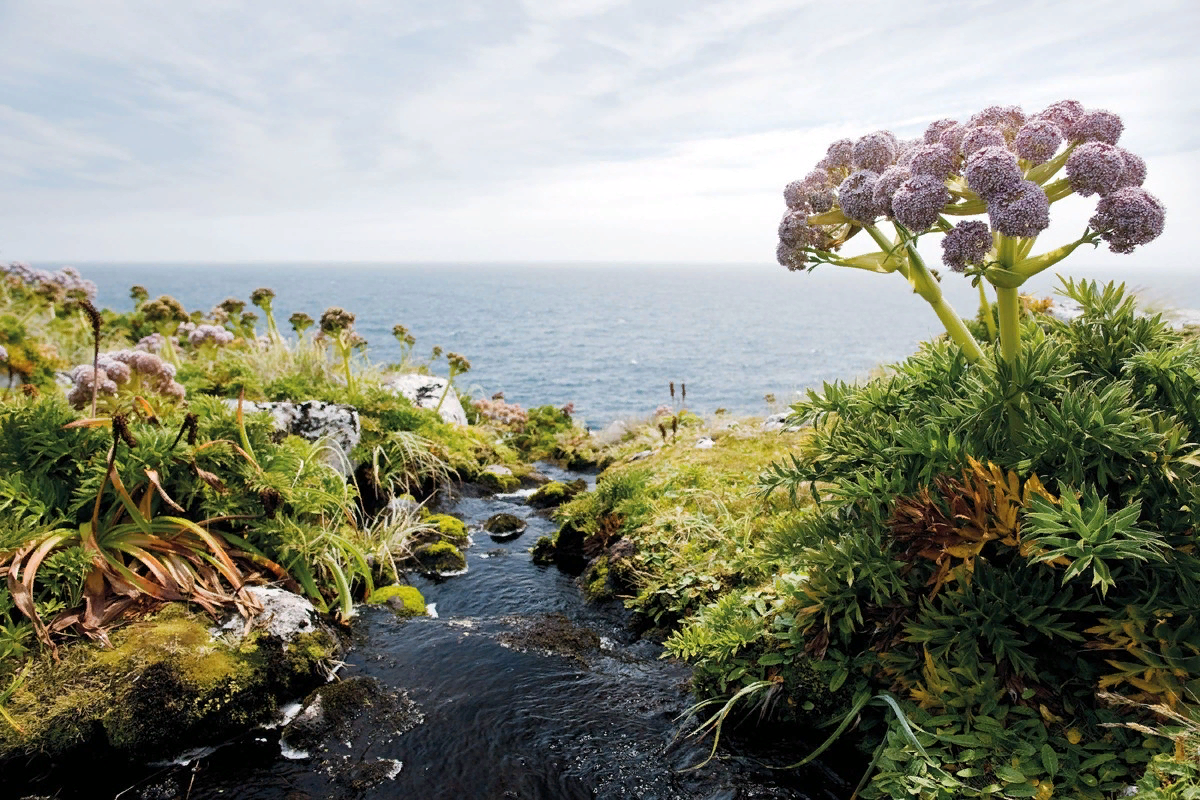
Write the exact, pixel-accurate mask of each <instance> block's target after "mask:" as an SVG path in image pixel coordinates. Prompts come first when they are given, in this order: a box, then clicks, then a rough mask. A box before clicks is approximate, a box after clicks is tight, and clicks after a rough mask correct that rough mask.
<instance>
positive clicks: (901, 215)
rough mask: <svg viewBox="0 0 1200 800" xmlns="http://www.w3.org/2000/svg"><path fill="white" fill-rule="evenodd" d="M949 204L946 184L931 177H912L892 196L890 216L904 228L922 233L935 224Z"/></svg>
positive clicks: (948, 191)
mask: <svg viewBox="0 0 1200 800" xmlns="http://www.w3.org/2000/svg"><path fill="white" fill-rule="evenodd" d="M949 202H950V190H949V189H947V188H946V184H945V183H944V182H943V181H941V180H938V179H937V178H935V177H934V176H932V175H914V176H912V177H911V178H909V179H908V180H907V181H905V182H904V183H903V184H902V185H901V186H900V188H899V189H897V190H896V193H895V194H894V195H892V216H894V217H895V218H896V221H897V222H899V223H900V224H901V225H904V226H905V227H906V228H909V229H911V230H914V231H923V230H925V229H927V228H929V227H931V226H932V225H933V223H935V222H937V218H938V214H940V213H941V211H942V208H943V207H944V206H945V205H946V203H949Z"/></svg>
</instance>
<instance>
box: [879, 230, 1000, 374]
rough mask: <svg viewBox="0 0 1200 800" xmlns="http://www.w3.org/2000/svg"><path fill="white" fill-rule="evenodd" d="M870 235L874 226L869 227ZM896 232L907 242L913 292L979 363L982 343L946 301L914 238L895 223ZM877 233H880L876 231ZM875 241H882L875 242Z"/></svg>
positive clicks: (968, 356) (905, 244) (906, 247)
mask: <svg viewBox="0 0 1200 800" xmlns="http://www.w3.org/2000/svg"><path fill="white" fill-rule="evenodd" d="M867 227H868V232H869V230H870V228H873V227H874V226H873V225H871V226H867ZM896 231H897V232H898V233H899V234H900V236H901V238H902V239H903V240H904V247H905V249H906V250H907V251H908V275H907V276H906V277H907V278H908V282H909V283H910V284H911V285H912V287H913V291H915V292H916V293H917V294H919V295H921V297H922V298H923V299H924V300H925V302H927V303H929V305H931V306H933V311H934V313H935V314H937V315H938V319H940V320H941V321H942V325H943V326H944V327H945V328H946V333H948V334H950V338H951V339H953V340H954V342H955V344H957V345H958V346H959V347H961V348H962V351H963V354H964V355H965V356H966V357H967V360H968V361H970V362H971V363H974V362H976V361H979V360H980V359H982V358H983V350H981V349H980V348H979V343H978V342H976V341H975V337H974V336H972V335H971V331H970V330H968V329H967V326H966V325H964V324H963V321H962V317H960V316H959V315H958V314H957V313H956V312H955V311H954V309H953V308H952V307H951V306H950V304H949V303H947V302H946V298H945V297H944V296H943V295H942V290H941V287H939V286H938V282H937V280H935V279H934V277H933V276H932V275H930V274H929V270H928V269H927V268H926V267H925V261H924V260H923V259H922V258H921V254H920V253H919V252H917V244H916V242H915V241H914V240H913V237H912V236H911V235H910V234H909V232H908V231H907V230H906V229H905V228H904V227H903V226H902V225H900V223H896ZM876 232H877V233H878V231H876ZM879 235H880V237H881V238H883V240H884V241H887V239H886V237H883V234H882V233H880V234H879ZM876 241H879V240H878V239H876Z"/></svg>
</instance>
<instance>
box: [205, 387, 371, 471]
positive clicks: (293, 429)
mask: <svg viewBox="0 0 1200 800" xmlns="http://www.w3.org/2000/svg"><path fill="white" fill-rule="evenodd" d="M225 405H227V406H229V407H230V408H235V409H236V408H237V400H226V401H225ZM242 411H243V413H246V414H252V413H254V412H256V411H266V412H267V413H268V414H270V415H271V418H272V419H273V420H274V421H275V429H276V430H278V431H282V432H284V433H287V434H290V435H292V436H299V437H300V438H302V439H307V440H308V441H310V442H315V441H317V440H319V439H325V440H326V441H327V442H329V444H331V445H334V446H335V447H336V448H337V449H338V450H340V451H341V452H340V453H328V454H327V458H326V463H328V464H329V465H330V466H331V467H333V468H334V469H336V470H337V471H338V472H340V473H341V474H342V475H343V476H345V475H349V474H350V471H351V466H352V465H351V464H350V462H349V457H350V451H351V450H353V449H354V448H355V447H356V446H358V440H359V438H360V437H361V436H362V426H361V425H360V423H359V419H358V409H356V408H354V406H347V405H341V404H338V403H325V402H322V401H320V400H309V401H307V402H304V403H293V402H291V401H290V400H284V401H281V402H278V403H253V402H250V401H246V402H245V403H243V404H242Z"/></svg>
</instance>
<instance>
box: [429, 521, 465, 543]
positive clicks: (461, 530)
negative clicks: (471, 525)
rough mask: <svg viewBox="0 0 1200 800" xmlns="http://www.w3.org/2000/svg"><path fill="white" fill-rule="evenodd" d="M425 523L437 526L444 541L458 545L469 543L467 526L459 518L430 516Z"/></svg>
mask: <svg viewBox="0 0 1200 800" xmlns="http://www.w3.org/2000/svg"><path fill="white" fill-rule="evenodd" d="M425 521H426V522H427V523H429V524H430V525H434V526H436V527H437V531H438V534H439V535H441V537H442V538H443V539H444V540H446V541H448V542H452V543H454V544H456V545H464V544H466V543H467V524H466V523H465V522H463V521H462V520H461V519H459V518H458V517H452V516H450V515H449V514H430V515H429V516H427V517H426V518H425Z"/></svg>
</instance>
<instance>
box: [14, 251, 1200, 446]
mask: <svg viewBox="0 0 1200 800" xmlns="http://www.w3.org/2000/svg"><path fill="white" fill-rule="evenodd" d="M36 266H39V267H52V266H57V265H48V264H38V265H36ZM76 266H78V267H79V269H80V270H81V271H82V272H83V274H84V276H85V277H88V278H90V279H92V280H94V281H96V283H97V284H98V285H99V289H100V291H99V298H98V299H99V302H100V304H101V305H104V306H107V307H109V308H113V309H129V308H131V307H132V301H131V300H130V298H129V287H130V286H132V285H134V284H142V285H144V286H146V287H147V288H148V289H149V291H150V293H151V296H152V297H153V296H157V295H158V294H170V295H173V296H175V297H177V298H178V299H179V300H180V301H181V302H183V304H184V305H185V306H187V307H188V308H189V309H194V308H202V309H208V308H211V307H212V306H213V305H215V304H217V303H219V302H220V301H221V300H223V299H224V298H226V297H229V296H235V297H240V298H243V299H245V298H247V297H248V296H249V293H250V292H251V291H252V290H253V289H255V288H257V287H259V286H268V287H270V288H272V289H274V290H275V292H276V295H277V296H276V299H275V302H274V308H275V313H276V318H277V320H278V321H279V324H280V327H281V329H283V330H285V331H287V330H288V325H287V322H286V320H287V317H288V315H290V314H291V313H292V312H293V311H304V312H306V313H308V314H309V315H311V316H312V317H313V318H317V317H319V315H320V313H321V311H322V310H323V309H325V308H327V307H329V306H334V305H337V306H342V307H344V308H346V309H348V310H350V311H352V312H353V313H354V314H356V315H357V318H358V319H357V323H356V328H357V329H358V331H359V332H360V333H361V334H362V335H363V336H365V337H366V338H367V340H368V342H369V343H370V348H371V349H370V353H371V357H372V359H373V360H375V361H383V362H387V361H394V360H396V359H398V358H399V356H400V345H399V344H398V343H397V342H396V340H395V339H393V338H392V335H391V329H392V326H393V325H395V324H396V323H403V324H404V325H406V326H408V328H409V329H410V330H411V331H412V332H413V334H414V335H415V336H416V337H417V344H416V346H415V348H414V354H416V355H417V356H422V357H427V356H428V354H429V351H430V349H431V348H432V347H433V346H434V345H439V346H441V347H442V348H443V349H444V350H446V351H454V352H458V353H461V354H462V355H464V356H466V357H467V358H468V359H469V360H470V362H471V365H472V368H471V371H470V372H469V373H468V374H467V375H465V376H463V377H461V378H459V379H457V381H456V382H457V383H458V384H459V385H460V386H461V387H463V388H466V389H467V390H468V391H470V392H471V393H473V394H474V395H476V396H490V395H492V394H493V393H495V392H501V391H502V392H504V393H505V397H506V398H507V400H508V401H509V402H516V403H520V404H522V405H524V406H526V407H529V406H535V405H543V404H553V405H564V404H566V403H574V405H575V409H576V417H577V418H578V419H582V420H584V421H586V422H587V423H588V424H589V425H592V426H593V427H595V426H602V425H604V424H606V423H607V422H609V421H611V420H613V419H617V418H621V417H626V416H636V415H644V414H648V413H650V412H652V411H653V410H654V409H655V408H656V407H657V406H658V405H660V404H663V403H669V402H670V395H669V393H668V383H669V382H672V381H673V382H674V383H675V384H676V385H677V386H678V385H680V384H686V386H687V405H688V407H689V408H691V409H693V410H695V411H697V412H700V413H710V412H712V411H715V410H716V409H718V408H724V409H727V410H729V411H730V412H734V413H742V414H765V413H768V412H769V411H770V410H771V408H770V406H769V405H768V402H767V400H766V397H767V396H768V395H773V396H774V398H775V400H776V408H778V409H779V410H782V409H783V408H784V407H785V405H786V404H787V403H788V402H790V401H792V400H793V399H794V398H795V396H796V393H797V392H800V391H803V390H804V389H807V388H809V387H819V386H820V385H821V383H822V382H823V381H831V380H838V379H844V380H851V379H854V378H858V377H864V376H866V375H868V374H869V373H870V372H871V370H873V369H874V368H876V367H878V366H880V365H883V364H887V363H890V362H895V361H897V360H900V359H903V358H904V357H905V356H907V355H908V354H910V353H911V352H913V350H914V349H915V348H916V347H917V345H918V343H919V342H921V341H922V340H924V339H927V338H929V337H930V336H933V335H935V334H938V333H940V332H941V331H942V328H941V326H940V324H939V322H938V320H937V318H936V317H935V316H934V314H933V311H932V310H931V309H930V308H929V306H928V305H927V304H926V303H925V302H924V301H922V300H921V299H920V298H919V297H917V296H915V295H913V294H912V292H911V290H909V289H908V287H907V284H906V283H905V282H904V281H903V279H902V278H900V277H898V276H895V275H875V274H870V273H864V272H859V271H856V270H847V269H836V268H818V269H817V270H816V271H814V272H812V273H789V272H787V271H786V270H784V269H783V268H781V267H777V266H768V265H762V264H757V265H698V266H685V265H670V264H658V265H649V264H647V265H632V264H612V265H604V264H558V265H555V264H536V265H523V264H211V265H204V264H165V265H147V264H77V265H76ZM1071 274H1072V275H1074V276H1076V277H1089V278H1096V279H1099V280H1113V279H1115V280H1125V281H1128V282H1129V284H1130V285H1131V286H1133V287H1135V288H1137V289H1138V290H1140V291H1141V292H1142V293H1143V295H1144V296H1145V297H1147V298H1149V299H1150V300H1152V301H1154V302H1157V303H1161V304H1164V305H1169V306H1173V307H1176V308H1200V277H1196V276H1194V275H1193V274H1192V273H1188V272H1183V271H1178V270H1165V269H1164V270H1158V271H1153V272H1148V271H1146V270H1145V269H1142V270H1141V271H1139V272H1137V273H1135V274H1122V273H1119V272H1115V271H1112V270H1107V271H1101V270H1087V269H1077V270H1073V271H1072V273H1071ZM1056 282H1057V281H1056V279H1055V278H1054V276H1053V275H1043V276H1038V277H1037V278H1036V279H1035V280H1033V281H1031V282H1030V283H1029V284H1027V287H1028V288H1029V289H1030V290H1031V291H1032V292H1033V293H1035V294H1049V293H1050V292H1051V290H1052V288H1053V286H1054V285H1055V284H1056ZM942 287H943V291H944V292H945V293H946V295H947V297H948V298H949V300H950V302H951V303H952V304H953V305H954V307H955V309H956V310H957V311H958V312H959V313H960V314H962V315H964V316H966V315H971V314H973V313H974V312H975V309H976V308H977V306H978V294H977V292H976V290H975V289H973V288H972V287H971V286H970V284H969V282H968V281H967V280H966V279H964V278H962V277H960V276H957V275H953V274H950V275H947V276H945V278H944V280H943V282H942ZM260 329H261V325H260ZM445 368H446V365H445V361H444V359H443V360H442V361H440V362H438V364H436V365H435V367H434V369H435V371H437V372H441V373H443V374H444V371H445Z"/></svg>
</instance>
